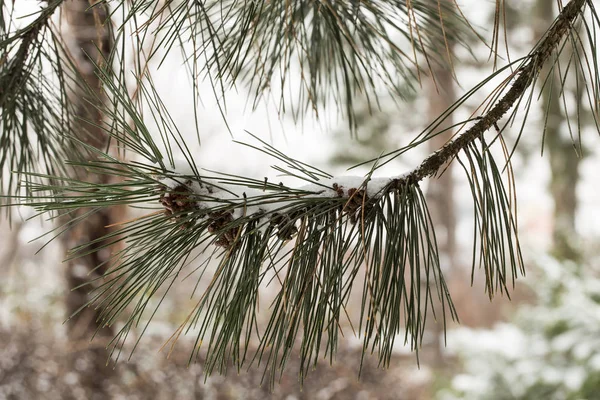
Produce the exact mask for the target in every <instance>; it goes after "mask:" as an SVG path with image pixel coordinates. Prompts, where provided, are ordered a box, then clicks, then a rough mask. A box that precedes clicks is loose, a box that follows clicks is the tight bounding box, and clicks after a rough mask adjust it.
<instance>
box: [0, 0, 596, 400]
mask: <svg viewBox="0 0 600 400" xmlns="http://www.w3.org/2000/svg"><path fill="white" fill-rule="evenodd" d="M31 3H35V2H31ZM555 3H556V2H555V1H548V0H528V1H518V2H517V1H508V2H506V6H507V9H506V22H507V24H506V37H507V44H508V47H509V48H510V52H511V58H512V59H516V58H518V57H519V56H522V55H524V54H526V53H527V52H528V51H529V50H530V49H531V48H532V47H533V45H534V44H535V43H536V42H537V40H538V39H539V38H540V36H541V35H542V33H543V32H544V31H545V30H546V29H547V27H549V26H550V25H551V22H552V20H553V19H554V17H555V16H556V15H557V10H556V9H555V6H556V4H555ZM460 5H461V7H462V10H463V11H464V12H465V13H467V17H468V18H469V19H470V21H477V25H476V29H477V30H479V31H480V32H481V33H482V35H484V36H485V37H488V36H489V34H490V32H491V28H489V27H491V26H492V24H493V19H494V13H495V11H496V10H495V3H494V2H492V1H490V2H480V1H474V0H464V1H462V2H460ZM550 5H552V6H550ZM27 7H34V8H35V4H33V5H32V4H29V5H27V6H24V7H23V10H20V11H21V12H23V15H25V14H26V10H27ZM471 50H472V52H473V54H474V55H475V58H474V57H473V56H472V55H471V54H469V53H468V52H467V50H466V49H464V48H462V47H459V46H454V47H453V48H452V51H453V52H454V53H455V54H454V55H455V57H456V61H455V64H454V66H455V72H456V76H457V81H458V84H457V83H455V82H453V79H452V72H451V71H449V70H439V71H435V72H436V74H437V76H438V78H439V79H438V87H437V89H436V87H435V86H434V85H433V84H432V82H430V81H424V82H423V87H422V90H418V91H417V93H416V94H414V96H412V97H411V98H410V99H409V100H408V101H407V102H405V103H400V104H396V102H394V100H393V99H390V98H385V97H382V99H381V101H380V103H381V109H378V110H369V107H368V106H367V101H366V99H363V100H361V99H356V110H355V112H356V114H357V115H358V121H357V122H358V129H357V132H356V135H351V134H350V132H349V130H348V128H347V122H346V121H343V120H340V119H338V118H336V114H335V112H334V111H332V112H330V114H327V115H324V116H323V115H322V118H320V119H319V120H318V121H317V120H316V119H315V118H314V116H312V115H310V114H309V115H308V116H306V118H304V119H302V120H301V121H297V120H295V119H294V118H292V117H291V116H289V115H285V114H283V115H280V114H279V113H278V111H277V107H276V105H275V104H274V102H271V101H269V100H267V101H265V102H263V103H260V104H259V105H258V108H257V109H256V110H251V107H250V106H248V101H247V94H246V93H245V92H244V90H243V89H239V90H238V91H237V92H235V91H231V92H229V93H227V113H226V117H227V123H228V125H229V127H230V130H228V129H227V127H226V125H225V123H224V121H223V119H222V118H221V117H220V114H219V111H218V107H217V104H216V101H215V100H214V97H213V94H212V89H211V87H210V85H209V84H208V83H206V84H203V86H201V92H202V93H203V96H202V100H203V103H202V104H201V105H199V107H198V108H197V109H196V110H194V103H193V101H192V98H193V96H192V85H191V83H190V80H189V77H188V75H187V73H186V71H185V69H184V67H183V66H182V64H183V57H182V56H181V54H179V53H178V52H175V51H173V52H171V53H170V54H169V55H168V56H167V57H166V58H165V60H164V62H163V64H162V66H161V67H160V68H158V66H157V65H150V69H151V72H152V76H153V77H154V81H155V86H156V88H157V90H158V92H159V94H160V95H161V96H162V99H163V101H164V103H165V105H166V107H167V108H168V110H169V111H170V113H171V116H172V118H173V119H174V121H175V123H176V125H177V126H178V127H179V129H180V130H181V132H182V133H183V134H186V135H189V141H188V144H189V146H190V147H191V148H192V149H193V150H192V152H193V154H195V155H196V157H197V159H196V162H197V164H198V165H199V166H201V167H203V168H207V169H211V170H217V171H222V172H228V173H235V174H243V175H245V176H251V177H255V178H258V179H262V178H263V177H265V176H268V177H272V178H273V179H279V178H277V173H276V171H274V170H272V169H270V165H271V164H272V163H273V161H272V160H270V159H267V158H266V156H265V155H264V154H261V153H259V152H252V151H250V150H248V149H247V148H245V147H243V146H241V145H238V144H235V143H234V142H233V139H236V140H239V141H248V142H249V141H251V138H250V137H249V135H248V134H247V133H246V132H245V131H248V132H251V133H252V134H254V135H257V136H259V137H261V138H263V139H265V140H267V141H269V142H270V143H272V144H273V145H275V146H276V147H278V148H279V149H280V150H282V151H284V152H285V153H286V154H288V155H290V156H292V157H295V158H297V159H300V160H303V161H305V162H307V163H310V164H311V165H315V166H317V167H319V168H321V169H323V170H326V171H328V172H331V173H332V174H334V175H335V176H340V175H347V174H348V172H347V171H346V169H347V168H348V167H350V166H352V165H354V164H356V163H359V162H361V161H364V160H367V159H371V158H375V157H377V156H378V155H379V154H381V153H382V152H384V151H389V150H393V149H397V148H400V147H401V146H404V145H406V144H407V143H408V142H410V140H412V139H413V138H414V137H415V136H416V135H417V134H418V133H420V132H421V131H422V130H423V129H424V128H425V127H426V126H427V125H428V124H429V123H430V122H431V121H432V120H434V119H435V118H436V117H437V116H438V115H440V114H441V113H442V112H443V111H444V110H446V109H447V108H448V107H449V106H450V105H452V104H453V103H454V102H455V101H456V99H458V98H459V97H460V96H462V95H463V94H464V93H465V92H466V91H467V90H470V89H471V88H472V87H473V86H474V85H475V84H477V83H478V82H479V81H481V80H482V79H484V78H485V77H486V76H487V75H489V74H490V73H491V72H492V71H493V63H492V62H491V61H490V60H489V59H488V55H489V49H488V48H486V47H485V46H484V45H483V44H482V43H481V42H480V41H477V40H473V41H472V43H471ZM157 58H158V59H160V57H157ZM555 79H557V78H556V77H555ZM566 87H567V89H566V90H567V91H569V92H568V94H567V95H566V96H565V97H566V98H567V99H568V101H569V102H583V103H585V100H584V99H583V96H582V94H581V93H580V91H581V88H580V87H578V86H577V85H575V84H572V85H571V83H569V82H567V83H566ZM488 94H489V91H486V90H483V91H481V92H480V93H478V94H477V95H475V96H474V97H472V98H471V99H469V101H468V102H467V103H465V104H464V105H463V106H462V107H461V108H460V109H459V110H458V111H457V112H456V113H455V115H454V117H453V118H454V121H455V122H457V121H461V120H463V119H466V118H468V117H469V116H470V115H471V113H472V112H473V111H474V110H475V109H476V108H477V107H478V106H479V104H480V103H481V102H482V101H483V100H484V98H485V97H486V96H487V95H488ZM560 101H561V99H560V98H558V97H556V96H554V97H553V98H550V97H549V96H548V95H547V93H546V92H545V91H543V92H542V93H541V96H540V101H539V102H537V103H534V104H533V106H532V109H531V111H530V115H529V123H528V125H527V128H526V130H525V132H524V133H523V135H522V138H521V142H520V145H519V147H518V148H517V153H516V154H515V156H514V158H513V168H514V171H515V176H516V188H517V199H518V217H519V232H520V241H521V246H522V250H523V255H524V258H525V264H526V270H527V277H526V278H523V279H519V280H518V281H517V283H516V285H515V288H514V290H512V291H511V293H510V297H511V298H510V299H508V298H507V297H506V296H504V297H502V296H497V297H496V298H495V299H494V300H493V301H490V300H489V299H488V297H487V295H486V294H485V292H484V282H483V277H484V275H483V272H481V271H475V274H474V281H473V284H472V285H471V257H472V247H471V246H472V240H473V239H472V225H473V210H472V199H471V194H470V189H469V186H468V182H467V180H466V177H465V175H464V173H463V172H462V171H461V170H460V168H457V167H456V166H452V167H451V168H449V169H448V170H447V171H446V173H445V174H444V175H442V177H441V178H439V179H433V180H429V181H428V182H427V183H426V185H427V188H426V193H427V197H428V202H429V206H430V209H431V212H432V216H433V219H434V222H435V223H436V225H438V230H437V232H438V240H439V244H440V250H441V252H442V264H443V268H444V271H445V276H446V281H447V282H448V285H449V290H450V293H451V295H452V298H453V299H454V302H455V306H456V309H457V311H458V314H459V317H460V320H461V323H460V324H456V323H452V322H450V323H449V325H448V330H447V333H446V335H444V332H443V326H442V325H441V324H440V323H431V324H430V326H428V331H427V335H426V340H425V344H424V347H423V349H422V350H421V351H420V353H419V360H418V362H417V358H416V355H415V354H414V353H411V352H410V351H409V350H408V348H407V347H404V346H402V345H398V346H397V348H396V349H395V353H394V357H393V359H392V361H391V363H390V368H389V369H387V370H383V369H380V368H378V365H377V358H376V357H375V356H370V357H369V356H367V357H366V358H365V361H364V366H363V369H362V374H361V376H360V378H359V377H358V371H359V364H360V361H361V351H362V344H361V342H360V340H359V339H358V338H355V337H352V335H351V334H346V336H345V338H344V340H343V341H341V343H340V344H339V351H338V356H337V359H336V360H335V361H334V363H333V365H329V361H328V360H327V359H324V360H322V361H321V362H320V363H319V366H318V367H317V368H316V370H315V371H313V372H312V373H311V374H310V375H309V376H308V378H307V379H306V380H305V382H304V386H301V385H300V384H299V382H298V369H299V365H298V362H299V358H294V356H292V358H291V359H290V360H289V362H288V366H287V369H286V371H285V372H284V374H283V377H282V379H281V381H280V382H278V384H277V385H276V386H275V388H274V390H273V391H272V392H271V391H270V390H269V387H268V385H267V384H265V385H262V386H261V379H262V378H263V376H262V374H263V370H262V369H260V368H250V369H249V370H242V371H235V370H233V369H231V370H229V372H228V374H227V375H226V376H218V375H213V376H210V377H207V376H205V375H204V374H203V367H202V362H198V363H193V364H191V365H188V358H189V353H190V351H191V350H192V349H193V341H194V339H195V337H194V336H193V335H190V336H189V337H188V336H183V337H181V338H180V339H179V341H178V343H177V345H176V346H175V347H174V348H173V350H172V352H171V354H170V356H169V357H167V355H168V354H169V348H166V349H164V350H162V351H160V349H161V347H162V345H163V344H164V343H165V342H166V341H167V340H168V339H169V337H170V336H171V335H172V334H173V333H174V332H175V330H176V329H177V328H178V326H179V325H180V324H181V323H182V322H183V320H185V317H186V316H187V314H188V312H189V310H190V309H191V307H193V305H194V304H195V302H196V301H197V299H195V298H194V297H193V296H192V293H193V291H194V287H195V285H196V280H195V279H193V277H192V278H188V279H182V280H181V281H180V282H177V284H176V285H177V287H176V288H173V289H172V290H170V292H169V294H168V295H167V296H166V298H165V299H164V301H163V302H162V305H161V307H160V308H159V311H158V312H157V314H156V315H155V316H154V318H153V321H152V322H151V323H150V325H149V327H148V329H147V330H146V332H145V333H144V335H143V336H141V333H142V332H141V331H142V328H143V326H144V325H143V324H142V325H140V326H141V327H142V328H138V329H133V330H132V337H130V338H129V340H128V343H127V344H126V346H125V349H124V350H123V353H122V354H121V355H120V360H119V361H118V362H117V363H116V364H115V365H112V364H111V365H110V366H106V367H105V366H104V364H105V363H106V354H105V353H103V352H102V351H101V350H102V349H103V348H104V347H105V346H106V344H107V343H108V341H109V340H110V339H111V338H110V337H109V336H102V335H99V337H97V338H95V339H94V340H92V341H90V340H89V339H90V338H91V336H92V333H93V329H91V328H90V326H88V325H86V324H85V323H82V324H79V325H78V327H77V329H81V332H80V333H79V334H78V335H77V336H76V337H77V338H78V339H77V340H74V339H73V337H74V336H73V335H72V334H71V333H69V332H68V330H69V329H72V328H69V327H68V326H67V325H65V323H64V322H65V320H66V318H67V312H66V309H67V306H66V302H67V297H68V295H69V293H71V291H70V287H69V283H68V282H70V281H69V276H68V274H73V273H74V272H73V269H72V268H67V267H66V264H65V263H63V262H62V261H61V260H62V259H63V257H64V251H65V249H64V248H63V246H62V245H61V243H60V241H58V240H54V241H51V242H49V243H47V242H48V240H49V237H48V236H42V235H43V234H44V233H46V232H48V231H50V230H51V229H52V227H53V225H52V222H48V221H42V220H40V218H31V217H33V216H34V213H33V211H32V210H30V209H28V208H25V207H22V208H18V209H16V208H15V209H13V210H12V212H13V218H12V222H11V223H9V222H8V221H7V219H6V218H4V217H3V218H2V219H1V223H0V238H1V240H2V243H3V245H2V246H0V399H4V398H6V399H38V398H39V399H71V398H72V399H93V398H98V399H104V398H111V399H112V398H114V399H204V398H207V399H208V398H210V399H213V398H214V399H237V398H247V399H259V398H276V399H289V400H292V399H323V400H325V399H361V400H362V399H458V398H466V399H600V263H599V260H600V246H599V244H600V191H598V190H597V186H596V185H598V175H597V172H598V171H599V170H600V168H599V167H600V162H599V157H598V156H599V151H598V149H600V138H599V136H598V132H597V131H596V127H595V126H594V125H593V119H592V118H591V117H590V116H586V115H584V114H582V115H581V116H580V120H581V123H582V125H581V132H582V149H581V154H579V155H578V154H577V152H576V151H575V150H574V146H573V142H572V140H571V136H570V134H569V129H570V127H569V123H573V122H572V121H571V122H569V121H568V117H567V116H566V115H565V112H564V110H565V108H566V109H569V107H571V106H572V105H571V104H569V107H566V106H564V105H563V104H561V103H560ZM557 102H558V103H557ZM546 110H548V112H549V113H550V114H549V118H548V121H549V122H548V123H547V124H546V123H545V119H544V112H545V111H546ZM582 110H586V105H585V104H583V105H582ZM195 112H196V113H197V114H198V119H199V121H201V124H200V135H201V144H199V143H198V142H197V138H196V131H195V127H194V120H193V118H194V113H195ZM571 117H572V116H571ZM447 123H448V125H450V124H451V121H447ZM545 125H546V126H545ZM519 129H520V125H519V124H515V126H514V127H513V128H511V129H509V130H508V131H507V132H506V134H505V138H506V140H507V142H508V143H509V145H510V144H514V140H515V138H516V137H517V134H518V132H519ZM544 129H546V133H545V143H544V154H543V156H542V155H541V150H542V136H543V132H544ZM447 139H448V136H446V137H441V136H440V137H437V138H436V139H435V140H431V141H430V142H429V143H427V144H425V145H422V146H421V148H417V149H415V150H413V151H411V152H409V153H408V154H407V155H405V156H403V157H401V159H397V160H395V161H394V162H392V163H390V164H388V165H386V166H385V167H384V168H382V169H380V170H378V174H379V175H380V176H392V175H399V174H401V173H403V172H404V171H406V170H409V169H411V168H413V167H414V166H415V165H417V164H418V163H419V162H420V161H421V160H422V159H423V158H424V157H425V156H426V155H427V154H429V153H431V152H432V151H434V150H435V149H437V148H439V147H440V146H441V145H442V144H443V143H444V142H445V141H446V140H447ZM366 172H367V169H363V170H358V171H353V172H352V173H351V174H352V175H356V174H361V173H366ZM286 183H287V182H286ZM291 184H293V182H292V183H291ZM132 216H135V212H133V214H132ZM40 236H42V237H40ZM265 290H268V289H265ZM156 301H158V299H157V300H156ZM357 302H358V303H357V304H360V299H357ZM350 307H351V306H350ZM263 310H268V304H267V305H266V306H265V307H264V308H263ZM265 312H266V311H265ZM92 328H93V327H92ZM90 329H91V330H90ZM347 332H348V333H351V330H347ZM140 337H141V338H140ZM138 339H139V343H138V344H137V347H136V349H135V352H133V353H132V352H131V351H132V350H133V345H134V344H135V343H136V340H138ZM398 342H399V343H401V342H402V340H401V339H400V340H398ZM98 360H101V362H99V361H98Z"/></svg>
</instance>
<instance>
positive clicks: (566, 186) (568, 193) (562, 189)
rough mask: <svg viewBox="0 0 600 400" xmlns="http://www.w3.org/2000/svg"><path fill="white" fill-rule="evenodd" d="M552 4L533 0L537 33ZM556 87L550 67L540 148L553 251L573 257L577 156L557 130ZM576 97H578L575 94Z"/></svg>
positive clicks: (549, 18)
mask: <svg viewBox="0 0 600 400" xmlns="http://www.w3.org/2000/svg"><path fill="white" fill-rule="evenodd" d="M553 4H554V3H548V1H546V0H538V1H537V5H536V9H537V10H536V14H537V16H538V18H539V21H538V22H539V23H538V24H537V26H538V27H539V28H538V30H540V31H541V32H540V33H543V32H544V30H545V27H546V26H548V25H549V24H550V23H552V21H553V20H554V18H555V13H554V7H552V6H553ZM542 29H544V30H542ZM540 36H541V35H540V34H538V35H536V37H540ZM569 45H570V44H569V43H567V44H566V46H569ZM565 65H566V64H565ZM573 68H574V67H573ZM548 72H549V68H548V67H545V68H544V69H543V71H542V74H541V76H542V78H541V81H542V82H543V80H544V79H545V77H546V75H547V74H548ZM560 88H561V82H560V77H559V76H558V71H557V70H554V71H552V77H551V78H550V80H549V81H548V83H546V85H545V88H544V91H543V97H542V100H543V101H542V104H541V106H542V107H543V110H544V112H547V113H548V122H547V125H546V132H545V143H544V151H545V152H547V154H548V158H549V161H550V171H551V178H550V193H551V195H552V199H553V200H554V228H553V232H552V237H553V253H554V254H555V256H556V257H557V258H559V259H569V260H576V259H577V258H578V257H577V256H578V251H577V249H576V246H575V245H574V243H576V241H577V239H576V229H575V213H576V211H577V182H578V179H579V162H580V160H581V159H580V158H579V156H578V155H577V153H576V152H575V150H574V148H573V141H572V140H571V138H570V137H569V135H568V134H565V133H564V132H562V133H561V129H566V128H565V127H564V126H565V122H566V121H565V116H564V114H563V111H562V105H561V99H560V90H561V89H560ZM566 92H568V90H566ZM577 101H580V98H579V94H578V98H577ZM546 110H547V111H546Z"/></svg>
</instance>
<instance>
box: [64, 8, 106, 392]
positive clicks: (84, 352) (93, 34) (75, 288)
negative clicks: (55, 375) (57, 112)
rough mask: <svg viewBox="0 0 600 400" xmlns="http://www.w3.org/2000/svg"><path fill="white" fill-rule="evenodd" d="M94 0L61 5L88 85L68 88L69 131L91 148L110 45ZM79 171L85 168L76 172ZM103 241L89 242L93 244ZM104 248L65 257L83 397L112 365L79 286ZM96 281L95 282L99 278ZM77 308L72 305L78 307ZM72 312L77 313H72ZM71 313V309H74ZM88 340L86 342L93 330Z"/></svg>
mask: <svg viewBox="0 0 600 400" xmlns="http://www.w3.org/2000/svg"><path fill="white" fill-rule="evenodd" d="M96 2H97V1H95V0H90V1H88V0H74V1H66V2H65V3H64V4H63V6H62V18H63V32H62V34H63V37H64V41H65V43H66V44H67V47H68V48H69V49H70V54H68V56H69V57H70V58H71V60H72V61H73V62H74V64H75V65H76V66H77V68H78V73H79V74H80V76H81V77H82V78H83V80H85V82H86V84H87V85H88V86H89V88H90V89H89V90H90V91H91V93H90V91H86V90H85V89H83V88H82V87H79V88H77V89H75V90H74V91H73V93H71V98H70V101H71V102H72V103H73V105H74V108H75V110H76V111H75V113H76V116H75V117H76V118H75V124H76V126H75V131H76V132H79V139H80V140H82V141H84V142H85V143H87V144H89V145H91V146H94V147H96V148H99V149H102V150H105V147H106V145H107V143H108V136H107V135H106V133H105V132H104V131H103V130H102V129H100V128H99V127H98V125H99V124H100V122H101V121H102V118H103V116H102V114H101V112H100V111H99V110H98V109H97V108H96V107H95V106H97V105H98V102H103V101H105V95H104V93H103V90H102V83H101V82H100V80H99V79H98V77H97V76H96V68H97V67H96V66H99V67H100V68H102V67H103V65H104V64H105V62H104V60H105V59H106V58H107V57H108V55H109V53H110V51H111V46H112V35H111V26H110V20H107V18H108V15H109V14H108V10H107V7H106V5H105V4H98V5H95V3H96ZM77 173H78V174H80V175H79V176H82V177H83V175H84V174H86V172H85V171H80V170H78V171H77ZM85 178H86V179H87V180H88V181H92V182H97V183H99V184H100V183H107V182H108V181H109V180H110V179H111V177H109V176H106V175H92V174H89V173H88V176H85ZM89 211H90V210H79V211H77V212H76V213H73V214H71V215H70V217H77V216H79V215H82V214H84V213H86V212H89ZM116 217H117V216H116V215H115V213H114V211H112V210H108V209H103V210H100V211H98V212H96V213H94V214H92V215H90V216H87V217H86V218H85V219H84V220H83V221H82V222H80V223H78V224H74V226H73V227H72V229H71V230H69V231H68V232H66V233H65V234H64V235H63V243H64V245H65V247H66V248H68V249H70V248H73V247H75V246H78V245H83V244H86V243H88V242H93V241H94V240H96V239H98V238H100V237H102V236H104V235H105V234H106V233H107V232H108V230H107V226H109V225H111V224H112V223H114V222H116ZM102 245H103V243H98V244H96V245H95V247H96V248H99V247H101V246H102ZM109 257H110V250H108V249H100V250H99V251H96V252H93V253H91V254H89V255H86V256H83V257H80V258H77V259H75V260H71V261H68V262H67V263H66V264H67V265H66V271H65V273H66V279H67V285H68V288H69V292H68V293H67V297H66V308H67V314H68V316H72V318H71V319H69V321H68V324H67V331H68V335H69V340H70V343H71V345H72V347H74V351H73V358H72V360H71V361H72V362H73V363H74V367H75V368H76V369H77V370H78V372H79V373H80V381H81V384H82V386H83V387H84V388H86V390H88V391H89V393H88V395H89V397H90V398H91V397H94V398H106V397H107V394H106V392H105V390H106V386H107V385H106V380H107V378H108V377H110V375H111V373H112V368H111V367H108V366H107V363H108V360H109V358H108V352H107V351H106V345H107V343H108V341H109V340H110V339H112V337H113V334H114V332H113V330H112V328H110V327H107V326H103V325H102V324H101V322H100V321H99V319H98V311H97V310H95V309H94V308H92V307H86V308H83V309H81V308H82V307H84V306H85V305H86V304H88V301H89V300H90V296H89V292H90V291H91V290H93V288H94V287H95V286H97V285H98V284H96V285H94V284H91V285H85V286H81V285H84V284H85V283H87V282H90V281H91V280H92V279H94V278H97V277H99V276H101V275H102V274H104V272H106V270H107V268H108V263H107V261H108V258H109ZM100 282H101V281H100ZM80 309H81V311H79V312H77V311H78V310H80ZM76 312H77V313H76ZM74 313H76V314H74ZM94 334H95V335H96V336H95V339H94V343H92V344H91V345H90V344H89V341H90V339H91V338H92V336H93V335H94Z"/></svg>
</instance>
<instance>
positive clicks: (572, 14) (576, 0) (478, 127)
mask: <svg viewBox="0 0 600 400" xmlns="http://www.w3.org/2000/svg"><path fill="white" fill-rule="evenodd" d="M586 2H587V0H572V1H571V2H569V4H567V5H566V7H564V8H563V10H562V11H561V13H560V15H559V16H558V18H557V19H556V21H555V22H554V25H553V26H552V27H551V28H550V29H549V30H548V33H547V34H546V36H545V37H544V38H543V40H542V41H540V43H539V44H538V46H537V47H536V48H535V49H534V50H533V51H532V53H531V55H530V57H528V59H527V61H526V62H524V63H523V64H522V65H521V66H520V67H519V68H517V70H516V71H515V72H514V74H513V76H518V78H517V79H516V80H515V82H514V84H513V86H512V87H511V88H510V90H509V91H508V92H507V93H506V94H505V95H504V97H502V98H501V99H500V100H499V101H498V103H497V104H496V105H495V106H494V107H493V108H491V109H490V110H489V111H488V112H487V113H486V114H485V115H483V116H482V117H481V119H479V121H478V122H477V123H476V124H475V125H473V126H472V127H471V128H470V129H469V130H467V131H466V132H465V133H463V134H462V135H460V136H459V137H457V138H456V139H454V140H452V141H450V142H448V143H447V144H446V145H444V146H443V147H442V148H440V149H439V150H437V151H436V152H434V153H433V154H431V155H430V156H429V157H427V158H426V159H425V160H423V162H422V163H421V164H420V165H419V166H418V167H417V168H415V169H414V170H412V171H411V172H409V173H408V174H405V175H403V176H402V177H400V178H396V179H393V180H392V181H391V182H390V184H389V185H388V187H387V188H386V190H385V191H386V192H390V191H393V190H396V189H398V188H399V187H401V186H403V185H405V184H416V183H418V182H420V181H421V180H423V179H424V178H426V177H429V176H432V175H435V174H436V173H437V172H438V171H439V170H440V168H442V166H444V165H445V164H446V163H447V162H449V161H451V160H452V159H453V158H454V157H456V156H457V155H458V153H459V152H460V151H461V150H463V149H465V148H466V147H467V146H468V145H470V144H471V143H473V142H474V141H475V140H476V139H477V138H479V137H481V135H483V134H484V133H485V132H486V131H487V130H488V129H490V128H491V127H493V126H494V124H497V123H498V121H500V119H501V118H502V117H503V116H504V114H506V112H508V111H509V110H510V109H511V108H512V107H513V106H514V105H515V103H516V102H518V100H519V99H521V98H522V96H523V94H524V93H525V91H526V90H527V88H528V87H529V86H530V85H531V84H532V82H533V81H534V80H535V79H534V78H535V76H536V75H537V74H538V73H539V72H540V71H541V69H542V67H543V65H544V64H545V62H546V61H547V60H548V58H549V57H550V55H551V54H552V52H553V51H554V50H555V49H556V48H557V47H558V45H559V44H560V42H561V41H562V39H563V38H564V37H565V36H566V35H567V34H568V33H569V32H570V29H571V26H572V24H573V22H574V21H575V19H576V18H577V17H578V16H579V15H581V13H582V9H583V7H584V6H585V4H586Z"/></svg>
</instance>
